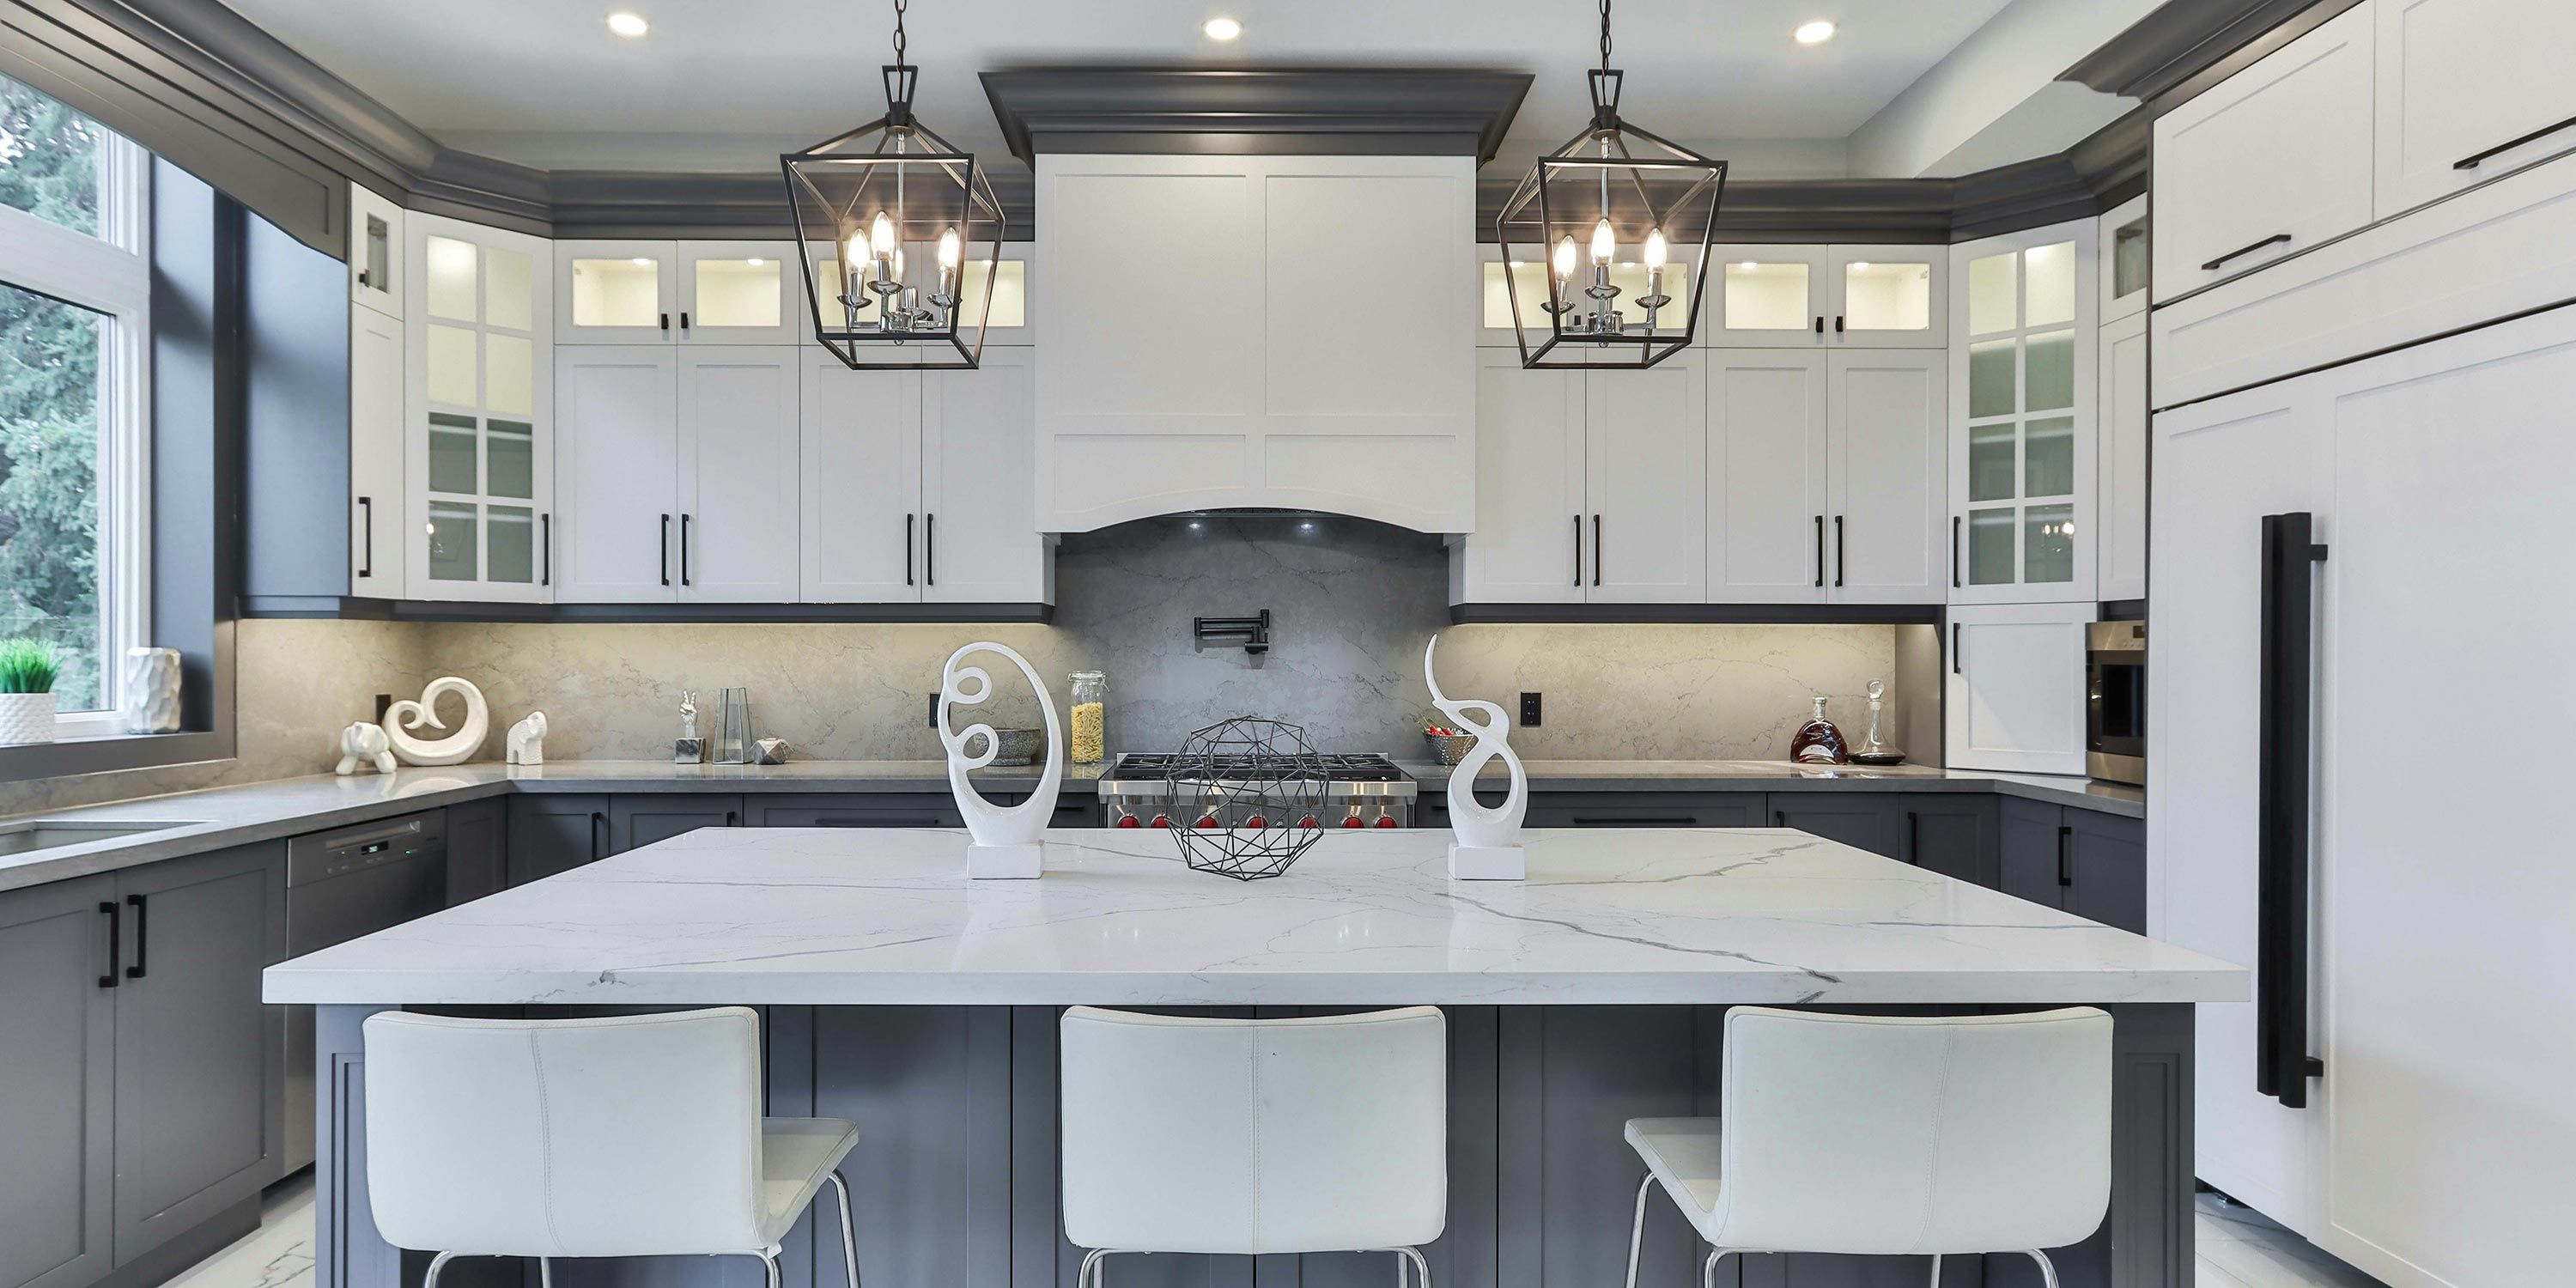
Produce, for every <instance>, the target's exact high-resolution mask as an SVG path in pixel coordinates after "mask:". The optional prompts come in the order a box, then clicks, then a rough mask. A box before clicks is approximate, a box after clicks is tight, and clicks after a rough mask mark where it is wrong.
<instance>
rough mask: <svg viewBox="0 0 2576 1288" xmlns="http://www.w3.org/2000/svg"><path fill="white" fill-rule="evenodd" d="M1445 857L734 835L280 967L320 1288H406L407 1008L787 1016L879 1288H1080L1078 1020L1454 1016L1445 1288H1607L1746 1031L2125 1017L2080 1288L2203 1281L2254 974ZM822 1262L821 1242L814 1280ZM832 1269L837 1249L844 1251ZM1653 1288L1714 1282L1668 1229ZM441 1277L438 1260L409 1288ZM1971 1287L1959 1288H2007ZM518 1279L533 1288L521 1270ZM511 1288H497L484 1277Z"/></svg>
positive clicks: (1864, 882) (805, 1102) (789, 1080)
mask: <svg viewBox="0 0 2576 1288" xmlns="http://www.w3.org/2000/svg"><path fill="white" fill-rule="evenodd" d="M1446 840H1447V837H1446V834H1445V833H1440V832H1425V831H1387V832H1369V833H1357V834H1344V833H1335V834H1328V835H1326V836H1325V837H1323V838H1322V839H1321V841H1320V842H1319V843H1318V844H1317V845H1316V846H1315V848H1314V849H1313V850H1312V851H1310V852H1309V853H1308V854H1307V855H1306V856H1305V857H1304V859H1303V860H1301V861H1300V862H1299V863H1298V865H1297V866H1296V867H1295V868H1294V869H1293V870H1291V871H1290V872H1289V873H1288V874H1287V875H1285V876H1283V877H1281V878H1278V879H1276V880H1272V881H1266V882H1257V883H1251V884H1238V883H1235V882H1232V881H1228V880H1225V879H1223V878H1220V877H1215V876H1211V875H1207V874H1203V873H1198V872H1192V871H1189V870H1187V869H1186V868H1184V867H1183V866H1182V864H1181V863H1180V861H1179V859H1178V856H1177V854H1176V852H1175V849H1174V847H1173V846H1172V844H1171V841H1170V838H1168V837H1164V836H1158V835H1154V834H1152V833H1147V832H1138V833H1112V832H1101V831H1088V830H1083V831H1055V832H1050V833H1048V834H1047V851H1048V853H1047V858H1046V869H1047V874H1046V876H1045V877H1044V878H1043V879H1042V880H1039V881H1034V882H988V883H969V882H967V881H966V880H964V879H963V877H962V875H961V873H962V872H963V869H964V864H963V850H964V846H965V844H966V838H965V836H964V834H963V833H961V832H951V831H937V830H888V831H849V830H831V829H823V830H799V829H771V830H765V831H742V830H724V829H709V830H704V831H699V832H693V833H689V834H687V835H683V836H680V837H678V838H675V839H672V840H669V841H665V842H661V843H659V844H655V845H651V846H646V847H644V848H642V849H638V850H635V851H631V852H629V853H626V854H623V855H619V856H616V857H613V858H610V859H607V860H604V861H602V862H599V863H595V864H591V865H589V866H586V867H583V868H580V869H577V870H575V871H572V872H567V873H564V874H561V875H558V876H554V877H550V878H547V879H545V880H542V881H538V882H535V883H532V884H529V885H525V886H521V887H518V888H515V889H511V890H506V891H503V892H501V893H499V894H496V895H493V896H491V897H489V898H485V899H482V900H478V901H476V902H474V903H470V904H466V905H464V906H462V907H457V908H453V909H449V910H448V911H445V912H442V913H438V914H435V915H433V916H430V917H426V918H423V919H421V920H418V921H414V922H411V923H409V924H406V925H403V926H399V927H396V928H394V929H392V930H387V931H383V932H379V933H378V934H375V935H371V936H367V937H366V938H363V939H359V940H354V941H351V942H349V943H346V944H342V945H339V946H337V947H334V948H330V949H326V950H324V951H322V952H320V953H316V954H313V955H311V956H308V957H304V958H300V959H297V960H294V961H290V962H287V963H285V964H282V965H280V966H277V967H273V968H271V969H270V971H269V972H268V975H267V982H266V996H267V999H268V1000H269V1001H271V1002H300V1003H314V1004H318V1005H320V1006H322V1007H323V1011H322V1018H321V1024H320V1041H319V1043H318V1045H319V1048H320V1056H319V1067H318V1070H317V1072H318V1075H319V1078H320V1085H321V1086H322V1087H324V1088H325V1089H326V1090H327V1094H326V1095H325V1096H324V1097H323V1098H322V1104H321V1105H320V1106H319V1114H320V1119H321V1131H322V1140H323V1147H322V1162H321V1164H320V1166H321V1169H322V1173H321V1176H320V1179H319V1186H318V1192H319V1194H320V1196H321V1213H320V1218H319V1231H320V1238H321V1243H322V1247H321V1253H322V1256H321V1265H320V1274H321V1278H322V1281H323V1284H324V1285H325V1288H395V1285H397V1284H398V1283H401V1282H403V1281H404V1280H405V1279H406V1278H411V1277H414V1276H416V1274H417V1265H416V1264H415V1265H414V1267H413V1268H412V1271H411V1274H410V1275H406V1274H405V1267H404V1261H405V1260H406V1258H404V1257H401V1256H397V1255H396V1254H395V1253H394V1252H393V1251H392V1250H391V1249H389V1248H387V1247H386V1246H385V1245H384V1244H383V1243H382V1241H381V1240H379V1239H378V1238H377V1237H376V1235H375V1233H374V1230H373V1226H372V1224H371V1223H370V1222H369V1220H368V1219H367V1216H366V1206H365V1183H364V1168H363V1158H364V1141H363V1134H362V1132H361V1131H360V1130H358V1128H359V1126H360V1124H361V1122H362V1114H361V1112H360V1110H361V1108H362V1106H363V1103H364V1102H363V1096H364V1071H365V1057H364V1051H363V1049H362V1046H361V1044H360V1041H359V1025H360V1022H361V1021H362V1020H363V1019H364V1017H365V1016H366V1015H367V1014H369V1013H371V1012H373V1011H376V1010H382V1009H387V1008H395V1007H404V1008H424V1009H451V1008H453V1009H458V1010H461V1011H463V1012H465V1013H470V1014H583V1013H593V1014H595V1013H598V1012H599V1011H601V1010H603V1009H614V1008H624V1007H634V1008H667V1007H681V1006H696V1005H710V1004H719V1003H741V1004H746V1005H752V1006H757V1007H761V1008H763V1009H764V1013H765V1015H766V1025H765V1031H766V1035H767V1042H768V1056H769V1073H768V1078H769V1095H770V1102H771V1112H773V1113H777V1114H787V1115H800V1114H825V1115H831V1116H838V1117H847V1118H851V1119H854V1120H856V1121H858V1122H859V1123H860V1126H861V1133H862V1136H861V1144H860V1147H859V1150H858V1152H857V1153H856V1154H854V1155H853V1156H852V1159H851V1168H850V1170H851V1177H852V1181H853V1183H854V1187H855V1189H856V1193H857V1197H858V1199H859V1202H860V1217H859V1219H860V1225H861V1236H860V1238H861V1243H862V1247H861V1258H862V1267H863V1270H864V1271H865V1272H866V1273H867V1274H869V1275H871V1276H876V1278H875V1279H874V1282H875V1283H877V1284H878V1285H880V1286H882V1285H886V1284H915V1283H919V1284H933V1283H936V1284H958V1285H964V1286H965V1288H1059V1286H1060V1285H1063V1284H1068V1283H1070V1282H1071V1275H1072V1270H1073V1267H1074V1265H1075V1263H1076V1261H1077V1260H1078V1255H1077V1254H1075V1253H1073V1252H1072V1251H1071V1250H1070V1249H1069V1248H1068V1247H1067V1246H1066V1245H1064V1244H1063V1242H1062V1239H1061V1237H1060V1235H1059V1234H1058V1233H1057V1228H1056V1212H1057V1201H1056V1192H1055V1190H1056V1175H1055V1061H1054V1043H1055V1032H1056V1029H1055V1020H1056V1015H1057V1013H1058V1011H1059V1009H1060V1008H1061V1007H1063V1006H1065V1005H1068V1004H1073V1003H1095V1004H1105V1005H1121V1006H1168V1007H1189V1008H1194V1009H1209V1010H1212V1011H1213V1012H1215V1013H1221V1014H1245V1015H1284V1014H1298V1013H1302V1012H1304V1011H1305V1010H1307V1009H1310V1008H1313V1009H1328V1008H1366V1007H1374V1006H1382V1005H1399V1004H1408V1003H1424V1002H1428V1003H1436V1004H1439V1005H1441V1006H1443V1007H1445V1008H1447V1011H1448V1014H1449V1019H1450V1026H1451V1046H1452V1060H1451V1103H1450V1114H1451V1124H1450V1127H1451V1159H1452V1163H1451V1200H1450V1207H1451V1216H1450V1222H1449V1229H1448V1233H1447V1235H1446V1236H1445V1237H1444V1238H1443V1239H1442V1240H1441V1241H1440V1244H1439V1245H1437V1246H1436V1247H1435V1248H1434V1249H1433V1250H1432V1251H1433V1276H1434V1282H1435V1284H1437V1285H1440V1288H1451V1286H1452V1285H1455V1286H1456V1288H1576V1286H1577V1285H1580V1286H1581V1288H1600V1286H1601V1285H1604V1284H1608V1283H1615V1282H1617V1278H1618V1276H1619V1274H1620V1272H1621V1270H1622V1268H1623V1267H1624V1264H1625V1257H1626V1251H1627V1249H1626V1243H1627V1238H1626V1235H1627V1208H1628V1204H1629V1201H1630V1196H1631V1195H1632V1193H1633V1189H1634V1185H1635V1179H1636V1175H1637V1167H1636V1164H1635V1161H1634V1159H1633V1157H1632V1156H1631V1155H1630V1154H1629V1153H1628V1151H1627V1148H1626V1146H1625V1145H1624V1144H1623V1143H1622V1142H1621V1140H1620V1132H1619V1129H1620V1124H1621V1123H1622V1122H1623V1121H1624V1120H1625V1119H1627V1118H1630V1117H1642V1116H1659V1115H1674V1114H1691V1113H1713V1112H1715V1110H1716V1107H1717V1104H1718V1085H1717V1076H1718V1068H1719V1066H1718V1061H1717V1054H1718V1050H1717V1043H1718V1041H1719V1034H1720V1032H1721V1029H1720V1025H1719V1020H1720V1018H1721V1016H1722V1015H1723V1012H1724V1009H1725V1007H1727V1006H1728V1005H1732V1004H1737V1003H1764V1004H1773V1005H1799V1006H1816V1007H1819V1008H1866V1009H1872V1010H1890V1009H1894V1010H1917V1011H1924V1012H1945V1013H1968V1012H1976V1011H1984V1010H2012V1009H2029V1008H2033V1007H2038V1006H2047V1005H2056V1004H2065V1003H2091V1004H2096V1005H2101V1006H2104V1007H2105V1008H2106V1009H2108V1010H2110V1011H2111V1013H2112V1014H2113V1016H2114V1017H2115V1031H2116V1034H2117V1037H2116V1042H2117V1046H2118V1057H2117V1064H2116V1086H2115V1103H2116V1112H2117V1128H2116V1136H2115V1146H2114V1148H2115V1171H2116V1174H2115V1184H2114V1194H2113V1201H2112V1210H2111V1214H2110V1216H2109V1218H2108V1219H2107V1220H2106V1221H2105V1223H2104V1226H2103V1228H2102V1230H2101V1231H2099V1232H2097V1234H2096V1235H2095V1236H2094V1237H2093V1238H2092V1239H2090V1240H2088V1241H2087V1242H2086V1243H2085V1244H2083V1245H2080V1246H2078V1247H2076V1248H2072V1249H2067V1250H2064V1255H2063V1257H2062V1258H2061V1261H2060V1265H2061V1268H2062V1269H2063V1270H2064V1271H2065V1272H2066V1283H2067V1284H2068V1285H2069V1286H2070V1288H2073V1286H2074V1285H2121V1286H2123V1288H2130V1286H2138V1288H2143V1286H2145V1285H2158V1286H2161V1288H2181V1286H2182V1285H2186V1284H2187V1283H2188V1282H2189V1276H2190V1275H2191V1265H2192V1262H2191V1257H2190V1231H2191V1225H2190V1210H2191V1209H2190V1193H2191V1181H2192V1170H2191V1155H2190V1141H2191V1130H2190V1106H2191V1070H2192V1059H2191V1035H2192V1022H2191V1007H2192V1006H2193V1005H2194V1004H2196V1003H2200V1002H2220V1001H2239V1000H2242V999H2243V998H2244V997H2245V996H2246V991H2247V985H2246V979H2245V975H2244V972H2242V971H2241V970H2239V969H2237V968H2236V967H2233V966H2230V965H2228V964H2225V963H2222V962H2218V961H2215V960H2212V959H2210V958H2206V957H2202V956H2199V955H2197V954H2193V953H2190V952H2186V951H2184V950H2181V949H2176V948H2172V947H2169V946H2166V945H2161V944H2157V943H2154V942H2152V941H2149V940H2146V939H2143V938H2140V937H2138V936H2135V935H2131V934H2128V933H2126V932H2122V931H2118V930H2114V929H2111V928H2108V927H2104V926H2098V925H2094V924H2093V923H2090V922H2086V921H2083V920H2081V919H2080V918H2076V917H2074V916H2071V915H2069V914H2066V913H2063V912H2059V911H2055V910H2051V909H2046V908H2042V907H2039V906H2038V905H2035V904H2030V903H2025V902H2022V901H2020V900H2016V899H2013V898H2010V897H2008V896H2005V895H2002V894H1998V893H1995V892H1993V891H1989V890H1984V889H1980V888H1977V887H1975V886H1971V885H1968V884H1966V883H1963V882H1959V881H1955V880H1952V879H1950V878H1947V877H1944V876H1941V875H1939V874H1936V873H1933V872H1929V871H1925V870H1923V869H1919V868H1915V867H1911V866H1909V865H1907V864H1904V863H1900V862H1896V861H1893V860H1889V859H1884V858H1880V857H1877V856H1875V855H1871V854H1868V853H1865V852H1863V851H1860V850H1857V849H1853V848H1850V847H1847V846H1842V845H1838V844H1835V843H1833V842H1829V841H1823V840H1819V839H1817V838H1814V837H1811V836H1807V835H1805V834H1803V833H1799V832H1795V831H1788V830H1779V829H1743V830H1654V829H1641V830H1633V831H1629V830H1619V831H1548V830H1533V831H1531V832H1529V833H1527V835H1526V839H1525V844H1526V845H1527V846H1528V849H1529V871H1530V879H1529V880H1528V881H1527V882H1526V883H1456V882H1451V881H1449V880H1448V879H1447V877H1446V875H1445V864H1444V847H1445V844H1446ZM832 1238H833V1236H832V1235H831V1233H830V1232H829V1231H825V1232H824V1233H822V1234H820V1235H815V1234H813V1233H811V1232H810V1231H805V1230H800V1233H799V1234H798V1235H797V1236H796V1237H795V1240H794V1242H793V1246H791V1248H790V1249H789V1251H790V1253H791V1260H790V1269H789V1275H790V1281H791V1283H794V1284H796V1285H798V1288H807V1286H808V1285H812V1284H814V1283H815V1282H816V1276H815V1274H814V1270H813V1267H814V1266H815V1265H816V1264H817V1262H816V1260H815V1258H816V1256H817V1254H818V1253H819V1254H820V1256H821V1257H822V1261H821V1264H823V1265H825V1266H827V1267H829V1266H831V1265H833V1264H834V1261H835V1259H836V1258H837V1250H836V1248H834V1247H833V1246H832V1242H831V1240H832ZM818 1241H819V1246H818ZM1643 1257H1644V1260H1643V1264H1642V1269H1641V1283H1645V1284H1650V1285H1655V1286H1656V1288H1682V1286H1683V1285H1686V1284H1688V1283H1690V1282H1692V1281H1693V1280H1694V1279H1695V1273H1694V1266H1695V1263H1694V1260H1693V1258H1692V1255H1691V1249H1690V1240H1689V1235H1688V1231H1687V1229H1686V1227H1684V1226H1683V1224H1682V1223H1681V1221H1680V1219H1679V1218H1678V1216H1676V1215H1675V1214H1674V1213H1673V1212H1671V1211H1670V1210H1669V1209H1668V1208H1663V1207H1661V1206H1660V1205H1659V1206H1658V1207H1657V1209H1656V1211H1655V1213H1654V1216H1653V1218H1652V1219H1651V1220H1650V1222H1649V1226H1648V1239H1647V1246H1646V1248H1645V1249H1644V1252H1643ZM410 1260H412V1261H413V1262H414V1263H417V1261H418V1260H419V1259H418V1258H417V1257H413V1258H410ZM1976 1260H1977V1259H1975V1258H1958V1259H1953V1260H1952V1262H1951V1264H1950V1267H1949V1271H1948V1275H1947V1276H1946V1278H1945V1281H1946V1282H1952V1283H1960V1284H1967V1283H1997V1284H2001V1283H2005V1282H2008V1281H2011V1280H2010V1276H2012V1275H2014V1274H2017V1273H2019V1271H2018V1268H2017V1264H2016V1266H2014V1267H2008V1266H2007V1265H2005V1264H2004V1263H2003V1262H2002V1261H2001V1259H1999V1260H1998V1263H1997V1265H1996V1266H1995V1267H1993V1269H1992V1273H1991V1275H1989V1274H1988V1273H1987V1270H1986V1268H1984V1267H1981V1266H1978V1265H1976V1264H1975V1262H1976ZM1748 1264H1749V1265H1751V1266H1752V1269H1750V1270H1748V1271H1746V1272H1743V1273H1744V1279H1743V1282H1745V1283H1747V1284H1752V1283H1773V1284H1782V1285H1795V1286H1797V1288H1822V1286H1825V1285H1836V1286H1839V1285H1851V1284H1865V1283H1882V1282H1884V1283H1908V1284H1919V1283H1921V1282H1923V1273H1924V1270H1923V1266H1922V1265H1921V1264H1920V1263H1909V1262H1906V1261H1904V1260H1902V1259H1896V1260H1887V1261H1880V1260H1875V1259H1853V1258H1830V1257H1791V1258H1754V1259H1752V1261H1751V1262H1749V1263H1748ZM1384 1269H1385V1267H1384V1265H1383V1264H1382V1263H1381V1262H1378V1261H1372V1260H1369V1259H1365V1258H1358V1257H1332V1256H1312V1257H1305V1258H1296V1257H1279V1258H1258V1259H1245V1260H1239V1261H1237V1260H1229V1259H1225V1258H1197V1257H1157V1258H1153V1259H1151V1260H1150V1261H1147V1262H1140V1263H1138V1265H1137V1266H1136V1268H1134V1269H1129V1268H1127V1267H1124V1266H1122V1267H1121V1268H1120V1272H1119V1275H1118V1277H1119V1279H1120V1280H1121V1283H1120V1288H1135V1284H1134V1283H1131V1282H1130V1281H1137V1282H1142V1283H1146V1284H1150V1285H1151V1288H1256V1286H1257V1288H1275V1286H1281V1285H1293V1286H1294V1288H1342V1285H1345V1284H1350V1285H1359V1284H1368V1285H1376V1284H1379V1283H1380V1282H1382V1280H1383V1277H1384ZM556 1273H557V1275H558V1277H559V1278H561V1277H562V1276H565V1275H570V1276H572V1278H571V1279H566V1280H564V1282H566V1283H567V1284H571V1283H574V1282H577V1281H578V1280H580V1279H581V1278H583V1277H589V1278H592V1279H595V1280H598V1281H599V1282H602V1283H620V1284H623V1283H628V1282H633V1283H638V1284H641V1283H646V1282H648V1281H649V1282H650V1283H652V1284H654V1285H657V1286H659V1285H664V1284H678V1283H682V1282H686V1283H688V1284H691V1285H696V1284H713V1283H716V1282H718V1281H722V1280H726V1279H728V1278H730V1277H734V1276H738V1275H739V1274H740V1268H739V1267H729V1266H727V1265H725V1264H723V1263H721V1262H718V1261H673V1262H667V1263H657V1262H600V1263H584V1264H579V1265H574V1264H569V1263H568V1264H566V1265H563V1266H559V1267H558V1268H557V1271H556ZM508 1274H509V1277H510V1278H511V1279H512V1280H513V1281H515V1274H516V1272H515V1270H513V1271H510V1272H508ZM836 1274H837V1272H836V1271H828V1270H827V1272H826V1273H825V1274H824V1275H822V1276H821V1279H822V1280H823V1281H825V1282H830V1281H833V1279H834V1276H835V1275H836ZM495 1282H498V1280H497V1279H496V1280H495Z"/></svg>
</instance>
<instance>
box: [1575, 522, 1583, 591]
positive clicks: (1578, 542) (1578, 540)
mask: <svg viewBox="0 0 2576 1288" xmlns="http://www.w3.org/2000/svg"><path fill="white" fill-rule="evenodd" d="M1574 584H1575V585H1577V586H1580V585H1582V584H1583V516H1582V515H1579V514H1578V515H1576V516H1574Z"/></svg>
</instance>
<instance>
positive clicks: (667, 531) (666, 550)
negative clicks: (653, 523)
mask: <svg viewBox="0 0 2576 1288" xmlns="http://www.w3.org/2000/svg"><path fill="white" fill-rule="evenodd" d="M662 584H663V585H665V586H668V585H670V584H671V516H669V515H667V514H666V515H663V516H662Z"/></svg>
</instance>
